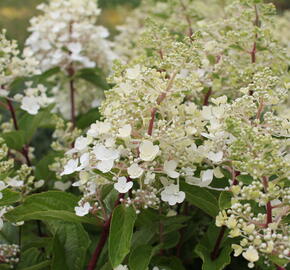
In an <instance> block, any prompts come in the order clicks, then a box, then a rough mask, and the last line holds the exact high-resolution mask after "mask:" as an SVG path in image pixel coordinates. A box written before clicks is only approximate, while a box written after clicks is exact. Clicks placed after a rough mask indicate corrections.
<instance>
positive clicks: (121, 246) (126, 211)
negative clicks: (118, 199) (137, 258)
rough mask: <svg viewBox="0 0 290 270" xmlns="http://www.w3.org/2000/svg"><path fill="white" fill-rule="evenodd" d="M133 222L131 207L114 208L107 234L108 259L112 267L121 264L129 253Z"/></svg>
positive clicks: (134, 216) (120, 206)
mask: <svg viewBox="0 0 290 270" xmlns="http://www.w3.org/2000/svg"><path fill="white" fill-rule="evenodd" d="M135 220H136V213H135V210H134V209H133V207H125V206H124V205H119V206H117V207H116V208H115V210H114V212H113V216H112V222H111V226H110V234H109V258H110V262H111V264H112V266H113V267H116V266H118V265H119V264H121V263H122V261H123V260H124V258H125V257H126V255H127V254H128V253H129V252H130V247H131V239H132V235H133V228H134V224H135Z"/></svg>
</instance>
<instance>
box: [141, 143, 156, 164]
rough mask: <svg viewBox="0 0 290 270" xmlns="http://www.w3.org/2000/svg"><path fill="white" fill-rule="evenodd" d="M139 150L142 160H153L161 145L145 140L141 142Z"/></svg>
mask: <svg viewBox="0 0 290 270" xmlns="http://www.w3.org/2000/svg"><path fill="white" fill-rule="evenodd" d="M139 151H140V158H141V159H142V160H144V161H152V160H153V159H154V158H155V157H156V156H157V154H158V153H159V146H158V145H153V143H152V142H150V141H147V140H145V141H143V142H142V143H141V144H140V147H139Z"/></svg>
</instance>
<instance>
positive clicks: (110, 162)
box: [93, 144, 120, 173]
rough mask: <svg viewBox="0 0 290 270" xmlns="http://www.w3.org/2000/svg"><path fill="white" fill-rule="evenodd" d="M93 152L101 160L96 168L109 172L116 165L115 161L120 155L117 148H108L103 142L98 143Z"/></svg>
mask: <svg viewBox="0 0 290 270" xmlns="http://www.w3.org/2000/svg"><path fill="white" fill-rule="evenodd" d="M93 152H94V154H95V156H96V158H97V159H98V160H100V161H99V162H98V164H97V166H96V168H97V169H98V170H100V171H101V172H103V173H107V172H109V171H110V170H111V169H112V168H113V166H114V161H115V160H116V159H118V158H119V156H120V154H119V152H118V151H117V150H111V149H108V148H106V147H105V146H104V145H102V144H97V145H96V146H95V147H94V149H93Z"/></svg>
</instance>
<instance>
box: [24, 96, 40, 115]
mask: <svg viewBox="0 0 290 270" xmlns="http://www.w3.org/2000/svg"><path fill="white" fill-rule="evenodd" d="M20 108H21V109H22V110H24V111H27V112H28V113H29V114H32V115H35V114H37V113H38V111H39V109H40V106H39V104H38V101H37V98H35V97H24V98H23V99H22V101H21V107H20Z"/></svg>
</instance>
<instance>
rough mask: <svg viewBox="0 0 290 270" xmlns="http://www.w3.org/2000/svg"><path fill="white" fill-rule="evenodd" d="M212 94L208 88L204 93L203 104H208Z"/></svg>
mask: <svg viewBox="0 0 290 270" xmlns="http://www.w3.org/2000/svg"><path fill="white" fill-rule="evenodd" d="M211 94H212V89H211V88H210V89H209V90H208V91H207V92H206V93H205V95H204V100H203V106H208V102H209V98H210V96H211Z"/></svg>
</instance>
